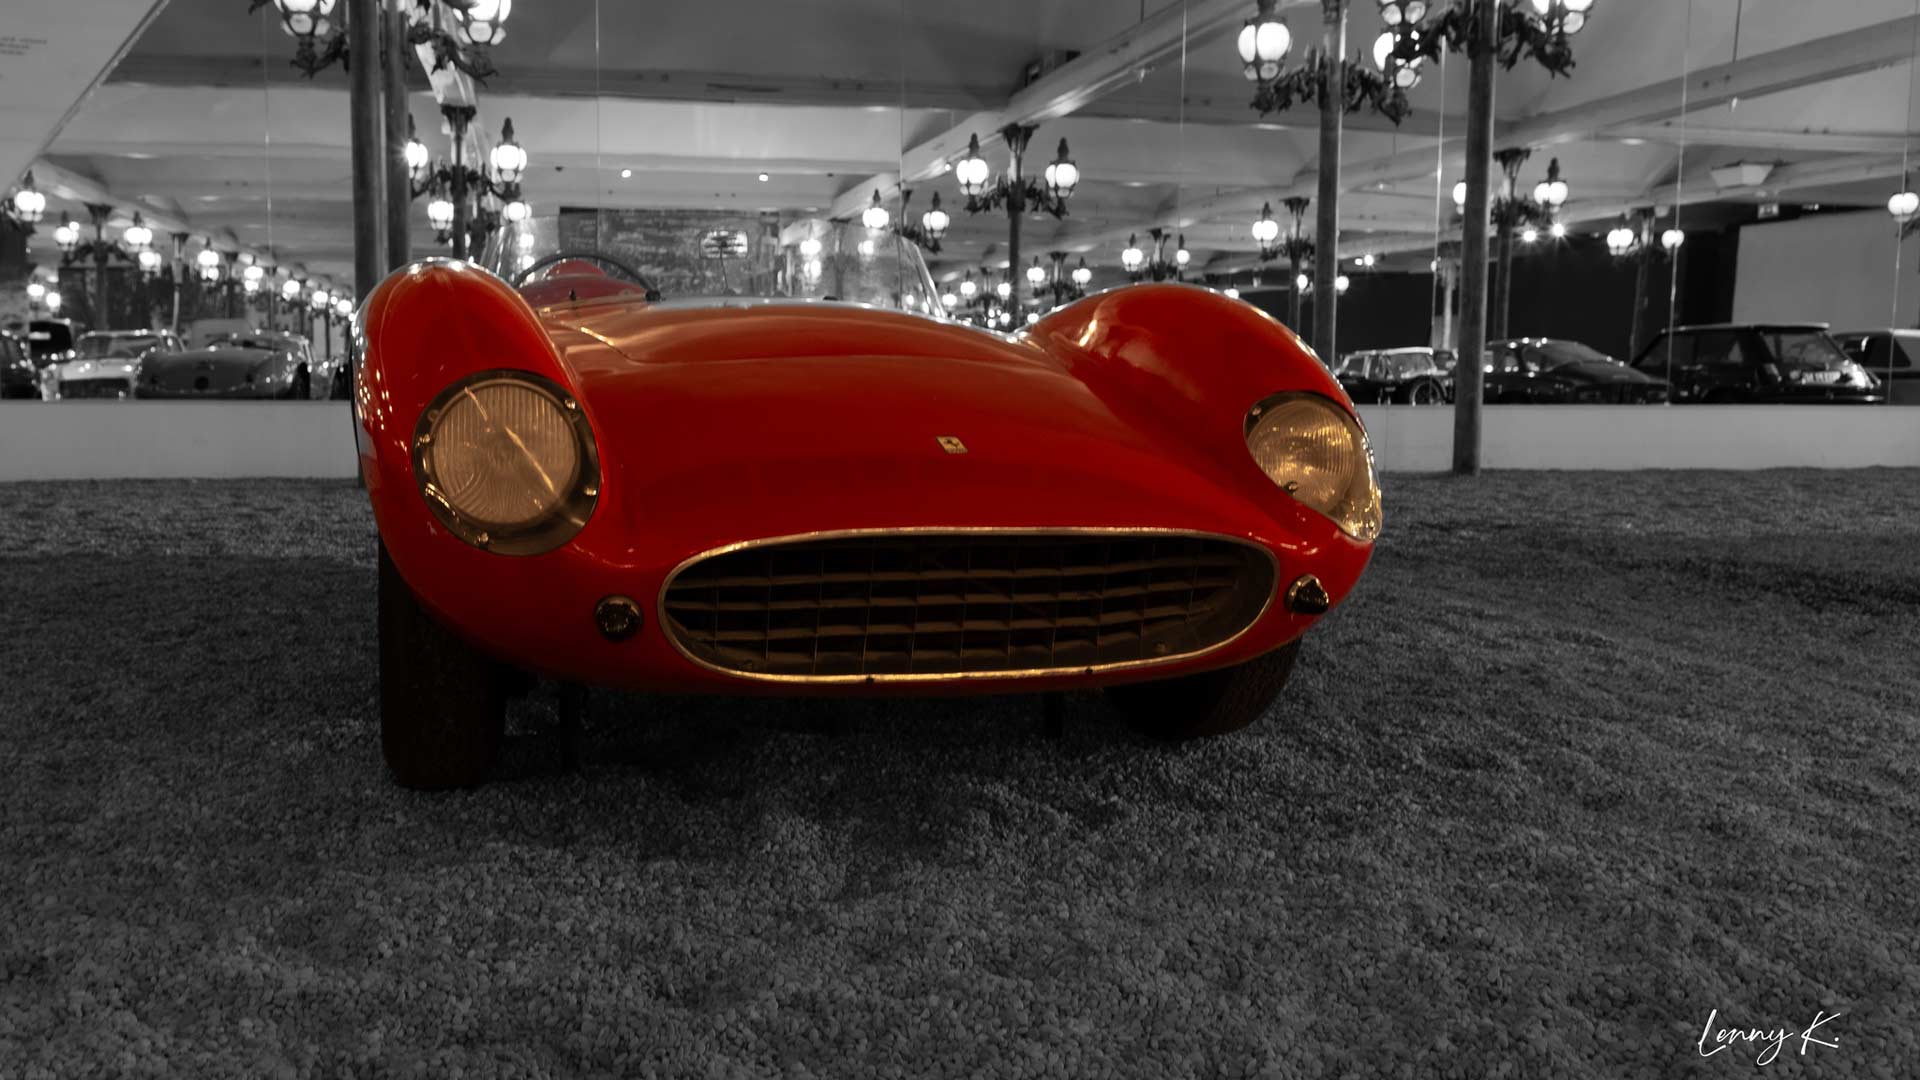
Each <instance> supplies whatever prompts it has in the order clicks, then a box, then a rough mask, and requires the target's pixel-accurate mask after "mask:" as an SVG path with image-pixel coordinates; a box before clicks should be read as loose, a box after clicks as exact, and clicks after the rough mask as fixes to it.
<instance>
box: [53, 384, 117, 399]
mask: <svg viewBox="0 0 1920 1080" xmlns="http://www.w3.org/2000/svg"><path fill="white" fill-rule="evenodd" d="M132 394H133V384H132V383H130V382H128V381H127V380H125V379H70V380H66V381H63V382H62V383H61V384H60V396H61V397H62V398H119V397H129V396H131V395H132Z"/></svg>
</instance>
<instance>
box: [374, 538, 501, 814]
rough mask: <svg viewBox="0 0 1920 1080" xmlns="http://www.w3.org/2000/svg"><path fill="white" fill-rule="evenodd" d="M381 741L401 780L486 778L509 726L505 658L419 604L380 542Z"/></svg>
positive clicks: (459, 782) (440, 784)
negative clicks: (473, 642) (485, 650)
mask: <svg viewBox="0 0 1920 1080" xmlns="http://www.w3.org/2000/svg"><path fill="white" fill-rule="evenodd" d="M379 590H380V598H379V606H380V614H379V619H380V748H381V751H382V753H383V754H384V756H385V757H386V762H387V768H388V769H389V770H390V771H391V772H392V774H393V779H394V781H395V782H396V783H398V784H400V785H401V786H402V787H409V788H419V789H424V790H435V789H441V788H453V787H468V786H471V785H474V784H478V783H480V782H481V781H482V780H485V779H486V777H487V773H488V771H489V770H490V769H491V768H492V767H493V761H494V758H495V757H496V756H497V755H498V754H499V752H500V743H501V740H502V739H503V738H504V736H505V732H506V699H505V695H504V693H503V686H502V679H501V677H500V676H501V672H500V665H499V664H497V663H496V662H495V661H493V660H492V659H490V658H488V657H486V656H483V655H482V654H481V653H480V652H479V651H477V650H476V649H474V648H473V646H471V645H468V644H467V643H466V642H465V641H463V640H461V639H460V637H459V636H457V635H455V634H454V633H453V632H452V631H450V630H448V629H447V628H446V627H444V626H442V625H440V623H439V622H438V621H436V620H435V619H434V617H433V616H432V615H431V614H429V613H428V612H427V610H426V609H425V608H424V607H422V606H421V604H420V601H419V599H418V598H417V597H415V596H414V595H413V590H412V589H410V588H408V586H407V583H406V581H404V580H403V579H402V578H401V577H400V572H399V571H398V570H396V569H395V568H394V566H393V561H392V560H391V559H389V558H388V557H387V551H386V547H385V546H384V545H383V546H382V547H381V548H380V581H379Z"/></svg>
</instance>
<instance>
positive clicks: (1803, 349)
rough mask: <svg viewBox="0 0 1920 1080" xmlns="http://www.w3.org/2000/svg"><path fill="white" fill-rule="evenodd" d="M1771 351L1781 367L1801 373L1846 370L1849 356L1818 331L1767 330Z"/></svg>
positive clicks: (1764, 335)
mask: <svg viewBox="0 0 1920 1080" xmlns="http://www.w3.org/2000/svg"><path fill="white" fill-rule="evenodd" d="M1762 336H1763V337H1765V338H1766V342H1767V348H1768V350H1769V351H1771V352H1772V353H1773V356H1774V359H1775V360H1776V361H1778V362H1779V364H1780V366H1781V367H1783V368H1787V369H1789V370H1798V371H1843V370H1846V369H1847V365H1848V363H1849V360H1848V358H1847V354H1846V353H1844V352H1842V351H1840V346H1839V345H1837V344H1835V343H1834V340H1833V339H1832V338H1830V337H1828V336H1827V335H1826V334H1825V333H1823V332H1821V331H1818V330H1773V331H1765V332H1763V333H1762Z"/></svg>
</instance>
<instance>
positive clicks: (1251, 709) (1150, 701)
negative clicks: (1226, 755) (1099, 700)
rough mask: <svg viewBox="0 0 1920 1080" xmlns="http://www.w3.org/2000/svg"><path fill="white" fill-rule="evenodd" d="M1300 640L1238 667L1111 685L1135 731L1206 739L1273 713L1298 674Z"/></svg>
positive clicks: (1160, 736)
mask: <svg viewBox="0 0 1920 1080" xmlns="http://www.w3.org/2000/svg"><path fill="white" fill-rule="evenodd" d="M1299 654H1300V642H1299V641H1297V640H1295V641H1291V642H1288V643H1287V644H1285V645H1282V646H1280V647H1279V648H1277V649H1275V650H1273V651H1272V652H1269V653H1265V654H1263V655H1261V656H1257V657H1255V658H1253V659H1252V660H1248V661H1246V662H1245V663H1241V664H1235V665H1234V666H1232V667H1225V668H1218V669H1216V670H1213V671H1203V672H1200V673H1199V674H1197V675H1180V676H1176V677H1175V678H1171V679H1159V680H1156V681H1154V682H1144V683H1133V684H1130V685H1126V686H1109V687H1107V699H1108V700H1109V701H1111V702H1112V703H1113V705H1114V707H1115V708H1117V709H1118V710H1119V711H1120V713H1121V715H1123V716H1125V717H1126V718H1127V722H1128V723H1129V724H1131V725H1132V726H1133V728H1134V730H1136V731H1139V732H1140V733H1141V734H1143V735H1147V736H1150V737H1152V738H1156V739H1166V740H1169V741H1178V740H1183V739H1203V738H1208V737H1211V736H1214V735H1225V734H1228V733H1229V732H1234V731H1239V730H1240V729H1241V728H1244V727H1246V726H1247V725H1248V724H1251V723H1253V722H1254V721H1255V720H1258V719H1260V717H1261V716H1262V715H1263V714H1264V713H1265V712H1266V711H1267V708H1268V707H1269V706H1271V705H1272V704H1273V703H1274V701H1275V699H1277V698H1278V697H1279V696H1280V691H1282V690H1284V689H1286V685H1287V679H1288V678H1289V677H1291V676H1292V675H1293V662H1294V659H1295V657H1297V656H1298V655H1299Z"/></svg>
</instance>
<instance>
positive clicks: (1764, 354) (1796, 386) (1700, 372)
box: [1633, 323, 1886, 405]
mask: <svg viewBox="0 0 1920 1080" xmlns="http://www.w3.org/2000/svg"><path fill="white" fill-rule="evenodd" d="M1669 345H1671V350H1669ZM1669 352H1671V355H1669ZM1633 366H1634V367H1636V368H1639V369H1640V370H1641V371H1644V372H1648V373H1651V374H1665V373H1667V372H1668V371H1669V370H1671V371H1672V375H1670V376H1669V378H1671V379H1672V381H1673V400H1675V401H1692V402H1710V403H1716V402H1766V403H1778V404H1793V403H1804V404H1821V405H1824V404H1843V403H1845V404H1870V403H1877V402H1882V401H1885V400H1886V395H1885V393H1884V392H1883V390H1882V388H1881V386H1880V382H1879V380H1878V379H1875V378H1874V377H1873V376H1872V375H1871V374H1869V373H1868V371H1867V369H1866V368H1864V367H1861V366H1860V364H1859V362H1858V361H1856V360H1854V359H1853V358H1852V357H1850V356H1848V355H1847V354H1846V353H1845V352H1844V351H1842V350H1841V348H1840V345H1839V343H1838V342H1836V341H1834V340H1833V338H1832V336H1831V335H1829V334H1828V333H1827V327H1826V324H1825V323H1745V324H1720V325H1715V326H1682V327H1679V328H1678V329H1675V330H1672V331H1664V330H1663V331H1661V332H1660V335H1659V336H1658V337H1655V338H1654V339H1653V342H1652V344H1650V345H1648V346H1647V347H1646V349H1645V350H1643V351H1642V352H1641V353H1640V355H1639V357H1638V358H1637V359H1635V360H1634V362H1633Z"/></svg>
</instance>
